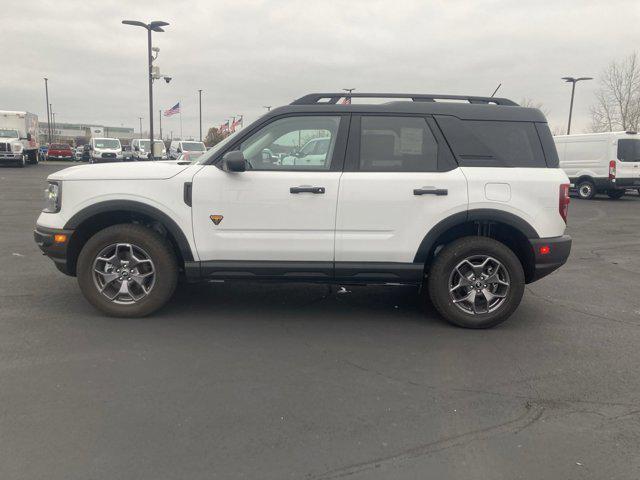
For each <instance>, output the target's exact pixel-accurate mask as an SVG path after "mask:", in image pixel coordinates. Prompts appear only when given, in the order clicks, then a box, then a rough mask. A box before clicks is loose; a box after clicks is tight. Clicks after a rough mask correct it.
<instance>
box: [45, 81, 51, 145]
mask: <svg viewBox="0 0 640 480" xmlns="http://www.w3.org/2000/svg"><path fill="white" fill-rule="evenodd" d="M48 83H49V79H48V78H47V77H44V93H45V96H46V99H47V132H48V134H49V135H48V136H49V144H51V111H50V110H49V84H48Z"/></svg>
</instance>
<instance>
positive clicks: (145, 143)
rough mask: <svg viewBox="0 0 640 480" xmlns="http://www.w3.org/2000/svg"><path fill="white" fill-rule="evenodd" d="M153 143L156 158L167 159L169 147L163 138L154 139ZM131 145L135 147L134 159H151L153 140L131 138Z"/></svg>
mask: <svg viewBox="0 0 640 480" xmlns="http://www.w3.org/2000/svg"><path fill="white" fill-rule="evenodd" d="M153 144H154V145H155V147H154V150H155V152H156V157H155V158H154V160H166V159H167V148H166V147H165V145H164V142H163V141H162V140H154V141H153ZM131 147H132V149H133V160H135V161H144V160H150V158H149V156H150V153H151V142H150V141H149V140H146V139H141V138H134V139H133V140H131Z"/></svg>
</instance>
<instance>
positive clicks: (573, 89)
mask: <svg viewBox="0 0 640 480" xmlns="http://www.w3.org/2000/svg"><path fill="white" fill-rule="evenodd" d="M562 80H564V81H565V82H567V83H570V84H571V103H570V104H569V123H567V135H570V134H571V116H572V114H573V98H574V96H575V93H576V83H578V82H580V81H582V80H593V78H592V77H578V78H575V77H562Z"/></svg>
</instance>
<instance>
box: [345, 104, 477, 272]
mask: <svg viewBox="0 0 640 480" xmlns="http://www.w3.org/2000/svg"><path fill="white" fill-rule="evenodd" d="M466 209H467V183H466V179H465V177H464V175H463V174H462V172H461V171H460V169H459V168H457V165H456V164H455V162H454V160H453V157H452V155H451V153H450V151H449V149H448V147H447V145H446V142H445V141H444V138H443V137H442V134H441V133H440V132H439V130H437V126H436V125H435V123H434V122H433V119H431V118H429V117H425V116H402V115H362V116H354V117H353V119H352V122H351V129H350V135H349V146H348V148H347V159H346V166H345V172H344V173H343V175H342V178H341V180H340V192H339V201H338V210H337V217H336V265H335V269H336V277H337V278H338V280H340V281H345V282H348V281H350V280H352V281H356V282H361V281H368V280H370V281H383V282H385V281H386V282H392V283H393V282H402V283H413V282H417V281H419V280H420V277H421V276H422V270H423V265H422V264H418V263H415V264H414V258H415V256H416V253H417V251H418V247H419V246H420V243H421V242H422V240H423V238H424V237H425V235H426V234H427V232H429V231H430V230H431V229H432V228H433V227H434V225H436V224H437V223H438V222H440V221H441V220H443V219H445V218H447V217H449V216H451V215H453V214H456V213H461V212H465V211H466Z"/></svg>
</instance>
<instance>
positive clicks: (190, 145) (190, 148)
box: [182, 142, 207, 152]
mask: <svg viewBox="0 0 640 480" xmlns="http://www.w3.org/2000/svg"><path fill="white" fill-rule="evenodd" d="M182 150H184V151H185V152H205V151H206V150H207V148H206V147H205V146H204V143H200V142H182Z"/></svg>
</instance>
